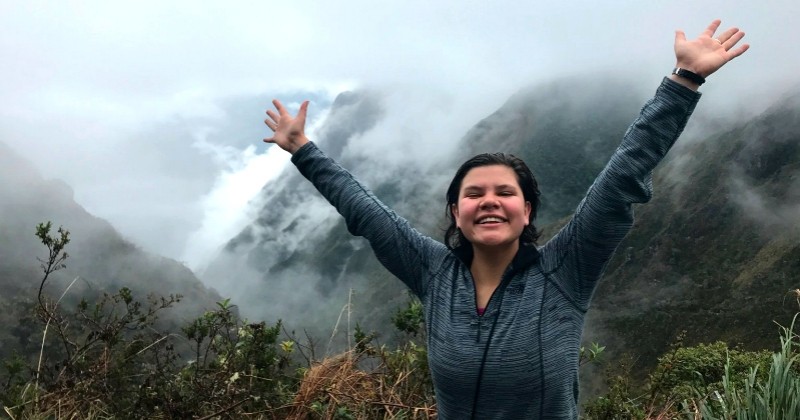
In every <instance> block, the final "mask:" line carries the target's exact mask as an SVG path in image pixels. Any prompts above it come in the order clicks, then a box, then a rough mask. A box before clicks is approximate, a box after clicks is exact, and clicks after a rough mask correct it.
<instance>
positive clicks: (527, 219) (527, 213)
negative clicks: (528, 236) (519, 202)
mask: <svg viewBox="0 0 800 420" xmlns="http://www.w3.org/2000/svg"><path fill="white" fill-rule="evenodd" d="M530 220H531V202H530V201H526V202H525V226H528V224H529V223H530Z"/></svg>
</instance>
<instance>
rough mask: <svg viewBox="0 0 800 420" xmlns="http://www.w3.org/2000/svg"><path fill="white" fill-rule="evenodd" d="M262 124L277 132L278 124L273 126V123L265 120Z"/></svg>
mask: <svg viewBox="0 0 800 420" xmlns="http://www.w3.org/2000/svg"><path fill="white" fill-rule="evenodd" d="M264 124H266V125H267V127H269V129H270V130H272V131H278V124H275V122H273V121H272V120H270V119H266V120H264Z"/></svg>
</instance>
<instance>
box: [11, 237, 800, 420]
mask: <svg viewBox="0 0 800 420" xmlns="http://www.w3.org/2000/svg"><path fill="white" fill-rule="evenodd" d="M51 229H52V226H51V224H49V223H47V224H41V225H39V226H38V227H37V231H36V233H37V236H38V237H39V238H40V239H41V240H42V243H43V244H44V245H45V246H46V247H47V248H48V256H47V257H46V258H44V259H41V260H40V261H41V263H42V270H43V273H44V276H43V278H42V280H41V284H40V285H39V294H38V300H37V301H34V305H36V307H35V308H34V309H35V311H34V317H33V320H34V321H36V322H38V325H39V327H40V328H41V331H42V332H41V336H39V337H34V338H37V339H38V341H37V343H39V342H40V343H41V346H40V348H38V352H31V354H30V356H29V357H23V356H20V355H17V356H15V357H12V358H10V359H8V360H6V361H4V363H3V365H2V371H0V375H2V376H0V384H2V385H3V387H2V389H0V402H1V403H2V405H3V409H4V410H5V413H6V414H7V415H8V416H10V417H11V418H12V419H44V418H89V419H93V418H130V417H136V418H165V419H173V418H174V419H183V418H265V419H277V418H296V419H374V418H387V419H388V418H391V419H400V418H402V419H414V418H420V419H421V418H430V417H431V416H434V415H435V413H436V409H435V401H434V397H433V386H432V382H431V378H430V373H429V371H428V365H427V349H426V348H425V346H424V345H423V344H419V343H424V342H425V328H424V322H423V321H424V316H423V308H422V305H421V304H420V302H419V301H417V300H411V301H410V302H409V304H408V305H407V307H405V308H402V309H400V310H399V311H398V312H397V313H396V314H395V316H394V317H393V318H392V320H393V323H394V326H395V327H396V329H397V331H398V332H399V333H400V334H401V337H400V338H401V339H400V340H399V341H400V343H401V344H399V345H398V346H396V347H394V348H388V347H387V346H385V345H381V344H379V343H377V334H375V333H366V332H365V331H363V330H361V328H359V327H356V329H355V332H354V338H355V345H354V346H353V348H352V349H350V350H348V351H345V352H344V353H342V354H340V355H338V356H336V357H332V358H328V359H325V360H322V361H317V360H310V359H309V357H308V356H307V355H306V353H304V351H303V349H304V348H305V349H309V348H308V346H304V345H302V344H300V343H299V342H297V341H295V340H294V338H293V337H284V339H281V334H282V328H281V322H280V321H278V322H277V323H276V324H274V325H268V324H266V323H264V322H260V323H249V322H247V321H246V320H242V319H240V318H239V317H238V316H237V315H236V313H235V307H234V306H233V305H231V303H230V302H229V301H228V300H224V301H221V302H218V303H217V306H216V308H214V309H213V310H210V311H207V312H206V313H204V314H203V315H201V316H200V317H198V318H197V319H194V320H192V321H190V322H189V323H187V324H186V325H185V326H184V327H183V328H182V329H181V331H180V332H177V331H172V332H169V331H162V330H160V329H159V327H158V326H159V323H158V317H159V315H160V314H162V313H164V312H165V311H168V310H170V309H171V308H172V307H173V306H174V305H175V304H177V303H178V302H179V301H180V300H181V297H180V296H169V297H152V296H151V297H148V299H146V300H145V301H140V300H139V299H137V297H136V296H134V294H133V292H132V291H131V290H129V289H128V288H124V287H123V288H122V289H120V290H119V291H118V292H117V293H115V294H105V295H103V296H101V297H99V298H98V299H92V301H91V302H90V301H87V300H81V301H80V302H79V303H78V304H77V305H76V307H75V308H72V309H69V308H64V307H63V306H61V305H60V303H61V301H60V300H58V301H52V300H51V299H49V298H48V297H47V296H46V295H44V294H43V293H42V290H43V289H44V284H45V282H46V281H47V279H48V277H49V275H50V274H52V273H53V272H54V271H56V270H58V269H61V268H63V267H64V266H65V265H64V263H65V260H66V259H67V254H66V253H65V252H64V248H65V246H66V244H67V243H68V242H69V232H68V231H66V230H64V229H59V230H58V232H57V235H54V236H53V235H51ZM65 293H66V292H65ZM62 297H63V296H62ZM781 345H782V346H781V351H780V352H778V353H775V354H772V353H771V352H768V351H760V352H747V351H741V350H737V349H731V348H728V346H727V345H726V344H725V343H723V342H716V343H712V344H701V345H698V346H695V347H683V346H682V345H680V344H678V345H676V346H674V348H673V349H672V350H671V351H670V352H669V353H667V354H665V355H663V356H661V357H660V358H659V363H658V365H657V367H656V368H655V370H654V371H653V372H652V373H651V374H650V375H649V378H650V379H649V382H648V385H647V388H645V389H634V388H633V386H632V385H631V383H632V381H631V379H630V378H631V376H630V375H627V374H625V371H626V370H625V368H624V363H621V361H619V360H617V361H614V363H615V365H616V367H617V373H618V375H617V376H614V377H613V378H612V379H611V380H610V381H609V391H608V393H607V394H606V395H604V396H602V397H599V398H596V399H594V400H592V401H590V402H589V403H588V404H587V405H586V406H585V417H584V418H586V419H678V418H681V419H701V418H703V419H725V420H733V419H797V418H800V377H798V368H797V366H796V361H797V359H798V357H800V353H798V352H797V347H798V346H799V345H800V337H798V335H796V334H795V333H794V322H793V323H792V325H791V326H790V327H788V328H784V329H783V334H782V337H781ZM37 346H38V344H37ZM603 349H604V347H602V346H600V345H598V344H597V343H592V345H591V347H589V348H582V349H581V364H584V363H589V362H596V361H597V360H598V358H599V356H600V355H601V354H602V353H603ZM310 350H311V351H310V352H309V354H312V355H313V354H314V353H313V349H310ZM34 353H35V354H34ZM298 353H299V354H298ZM300 356H302V357H300ZM302 359H305V363H303V362H302ZM620 366H622V367H621V368H620ZM620 372H622V373H621V374H620Z"/></svg>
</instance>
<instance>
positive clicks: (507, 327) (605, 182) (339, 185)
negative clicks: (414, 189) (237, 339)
mask: <svg viewBox="0 0 800 420" xmlns="http://www.w3.org/2000/svg"><path fill="white" fill-rule="evenodd" d="M719 24H720V22H719V21H714V22H712V23H711V25H710V26H709V27H708V28H707V29H706V30H705V32H703V34H702V35H700V36H699V37H698V38H697V39H695V40H692V41H688V40H686V37H685V36H684V34H683V32H681V31H677V32H676V34H675V57H676V68H675V70H673V74H671V75H670V76H668V77H666V78H664V80H663V81H662V83H661V85H660V86H659V87H658V89H657V90H656V94H655V97H654V98H653V99H651V100H650V101H648V102H647V103H646V104H645V106H644V107H643V108H642V110H641V112H640V114H639V116H638V118H637V119H636V120H635V121H634V122H633V124H632V125H631V126H630V128H629V129H628V131H627V132H626V133H625V136H624V138H623V139H622V144H621V145H620V146H619V148H618V149H617V150H616V152H615V153H614V155H613V156H612V157H611V160H610V161H609V162H608V164H607V165H606V167H605V169H604V170H603V171H602V172H601V173H600V175H599V176H598V177H597V179H596V180H595V182H594V183H593V184H592V186H591V187H590V188H589V191H588V192H587V193H586V197H585V198H584V199H583V201H582V202H581V203H580V204H579V206H578V208H577V210H576V211H575V214H574V216H573V218H572V220H570V222H569V223H567V225H566V226H564V228H563V229H562V230H561V231H560V232H559V233H558V234H556V235H555V236H554V237H553V238H552V239H550V240H549V241H548V242H547V243H546V244H544V245H543V246H542V247H541V248H537V246H536V240H537V239H538V233H537V231H536V228H535V226H534V224H533V222H534V218H535V217H536V209H537V207H538V204H539V199H538V195H539V191H538V187H537V184H536V181H535V179H534V178H533V175H532V174H531V172H530V170H529V169H528V168H527V166H526V165H525V164H524V163H523V162H522V161H521V160H519V159H517V158H515V157H513V156H510V155H505V154H502V153H498V154H485V155H479V156H476V157H474V158H472V159H470V160H469V161H467V162H466V163H464V165H462V166H461V168H459V170H458V172H457V173H456V176H455V177H454V179H453V181H452V183H451V184H450V187H449V188H448V191H447V207H446V208H447V210H446V213H447V217H448V218H450V221H451V224H450V227H449V228H448V230H447V232H446V234H445V238H444V239H445V240H444V242H445V243H444V244H442V243H440V242H437V241H435V240H433V239H431V238H428V237H426V236H423V235H421V234H420V233H419V232H417V231H416V230H415V229H413V228H412V227H411V226H409V224H408V222H407V221H406V220H405V219H403V218H401V217H399V216H398V215H397V214H395V213H394V212H393V211H392V210H390V209H389V208H387V207H386V206H385V205H383V203H381V202H380V201H379V200H378V199H377V198H376V197H375V196H374V195H373V194H372V193H371V192H370V191H369V190H368V189H367V188H366V187H364V186H363V185H362V184H361V183H359V182H358V181H357V180H355V179H354V178H353V176H352V175H351V174H350V173H349V172H347V171H346V170H345V169H344V168H342V167H341V166H339V165H338V164H337V163H335V162H334V161H333V160H331V159H330V158H328V157H326V156H325V155H324V154H323V153H322V152H321V151H320V150H319V149H318V148H317V147H316V146H315V145H314V144H313V143H312V142H310V141H309V140H308V139H307V138H306V136H305V134H304V130H305V119H306V113H307V111H308V102H305V103H303V105H302V106H301V107H300V110H299V112H298V114H297V115H296V116H294V117H293V116H291V115H290V114H289V113H288V112H287V111H286V109H285V108H284V107H283V105H282V104H281V103H280V102H279V101H273V103H274V105H275V107H276V109H277V112H276V111H272V110H270V111H267V114H268V116H269V118H268V119H267V120H266V121H265V122H266V124H267V126H268V127H269V128H270V129H271V130H273V131H274V135H273V136H272V137H270V138H268V139H265V141H266V142H269V143H276V144H278V145H279V146H280V147H281V148H282V149H284V150H286V151H288V152H290V153H292V155H293V156H292V162H294V164H295V165H296V166H297V168H298V169H299V170H300V172H301V173H302V174H303V175H304V176H305V177H306V178H308V179H309V180H310V181H311V182H312V183H313V184H314V186H315V187H316V188H317V189H318V190H319V191H320V192H321V193H322V195H323V196H325V198H327V199H328V201H330V202H331V204H333V205H334V206H335V207H336V209H337V210H338V211H339V213H341V214H342V215H343V216H344V218H345V221H346V222H347V226H348V229H349V230H350V232H351V233H352V234H354V235H360V236H364V237H366V238H367V239H368V240H369V242H370V245H371V246H372V249H373V250H374V252H375V255H376V256H377V257H378V259H379V260H380V262H381V263H382V264H383V265H384V266H385V267H386V268H387V269H389V271H391V272H392V273H393V274H394V275H396V276H397V277H398V278H399V279H400V280H402V281H403V282H404V283H405V284H406V285H407V286H408V287H409V288H410V289H411V290H412V291H413V292H414V293H415V294H416V295H417V296H418V297H419V298H420V300H421V301H422V303H423V305H424V307H425V321H426V328H427V333H428V335H427V336H428V343H427V344H428V357H429V366H430V369H431V375H432V378H433V382H434V388H435V392H436V402H437V409H438V414H439V418H441V419H462V418H470V417H471V418H481V419H522V418H536V419H545V418H547V419H574V418H577V417H578V354H579V346H580V339H581V333H582V330H583V322H584V316H585V314H586V311H587V309H588V307H589V302H590V300H591V297H592V293H593V291H594V289H595V287H596V285H597V282H598V280H599V279H600V277H601V275H602V273H603V269H604V268H605V265H606V263H607V262H608V260H609V259H610V258H611V255H612V254H613V252H614V250H615V249H616V247H617V245H618V244H619V243H620V241H622V239H623V237H624V236H625V235H626V234H627V233H628V231H629V230H630V229H631V226H632V225H633V211H632V205H633V204H634V203H644V202H647V201H649V200H650V197H651V193H652V189H651V173H652V171H653V169H654V168H655V167H656V165H657V164H658V163H659V162H660V161H661V159H662V158H663V157H664V155H665V154H666V153H667V151H668V150H669V149H670V147H671V146H672V144H673V143H674V142H675V141H676V140H677V138H678V136H679V135H680V133H681V132H682V131H683V128H684V126H685V124H686V122H687V120H688V118H689V116H690V115H691V114H692V112H693V110H694V107H695V105H696V104H697V101H698V100H699V98H700V94H699V93H697V92H696V90H697V88H698V87H699V85H700V84H702V83H703V82H704V81H705V78H706V77H708V76H709V75H711V74H712V73H714V72H715V71H716V70H718V69H719V68H720V67H722V66H723V65H724V64H725V63H727V62H728V61H730V60H732V59H733V58H735V57H737V56H739V55H741V54H742V53H744V52H745V51H746V50H747V48H748V46H747V45H746V44H745V45H743V46H740V47H738V48H735V49H734V47H735V46H736V44H737V43H738V42H739V41H740V40H741V39H742V37H743V36H744V33H743V32H740V31H739V30H738V29H736V28H732V29H729V30H727V31H725V32H723V33H722V34H720V35H718V37H717V38H712V36H713V35H714V33H715V32H716V30H717V28H718V27H719Z"/></svg>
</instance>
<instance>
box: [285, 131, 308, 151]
mask: <svg viewBox="0 0 800 420" xmlns="http://www.w3.org/2000/svg"><path fill="white" fill-rule="evenodd" d="M306 143H308V137H306V136H305V135H303V136H300V137H298V138H297V140H295V141H293V142H292V144H291V146H289V147H288V148H287V149H286V151H287V152H289V153H290V154H295V152H297V151H298V150H300V148H301V147H303V146H305V145H306Z"/></svg>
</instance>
